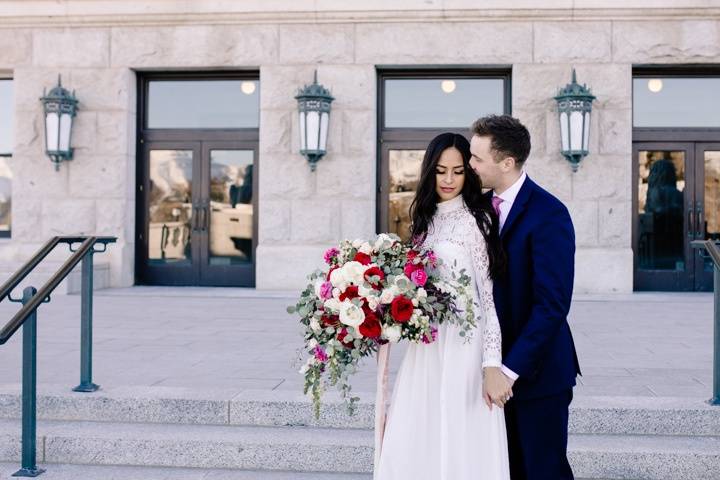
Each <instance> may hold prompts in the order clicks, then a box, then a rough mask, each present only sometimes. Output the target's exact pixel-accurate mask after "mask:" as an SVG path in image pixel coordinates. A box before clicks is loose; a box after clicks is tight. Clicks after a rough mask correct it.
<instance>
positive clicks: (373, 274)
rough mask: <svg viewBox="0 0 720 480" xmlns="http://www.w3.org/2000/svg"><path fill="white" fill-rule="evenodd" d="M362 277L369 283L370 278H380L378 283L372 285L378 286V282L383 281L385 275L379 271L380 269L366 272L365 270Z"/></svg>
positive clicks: (376, 268) (369, 269)
mask: <svg viewBox="0 0 720 480" xmlns="http://www.w3.org/2000/svg"><path fill="white" fill-rule="evenodd" d="M363 276H364V277H365V280H367V281H368V282H369V281H370V277H380V281H379V282H378V283H377V284H374V285H378V284H379V283H380V282H382V281H383V279H385V274H384V273H383V271H382V270H381V269H380V267H370V268H368V269H367V270H365V273H364V275H363Z"/></svg>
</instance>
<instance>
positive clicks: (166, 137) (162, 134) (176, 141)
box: [135, 70, 260, 287]
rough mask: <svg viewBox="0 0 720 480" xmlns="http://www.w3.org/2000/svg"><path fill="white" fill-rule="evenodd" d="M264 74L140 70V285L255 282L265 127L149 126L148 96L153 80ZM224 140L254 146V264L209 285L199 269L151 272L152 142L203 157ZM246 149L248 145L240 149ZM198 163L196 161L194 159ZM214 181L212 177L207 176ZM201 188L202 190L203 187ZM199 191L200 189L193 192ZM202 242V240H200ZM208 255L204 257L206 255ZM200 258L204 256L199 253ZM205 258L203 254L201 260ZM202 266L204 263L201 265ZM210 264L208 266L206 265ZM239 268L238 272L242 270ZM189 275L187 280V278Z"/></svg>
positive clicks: (137, 187) (137, 189) (248, 284)
mask: <svg viewBox="0 0 720 480" xmlns="http://www.w3.org/2000/svg"><path fill="white" fill-rule="evenodd" d="M259 78H260V73H259V72H258V71H257V70H247V71H219V72H218V71H215V72H204V71H193V72H137V92H138V98H137V112H138V113H137V131H136V133H137V149H136V159H137V160H136V171H135V178H136V182H135V184H136V185H135V199H136V201H135V213H136V214H135V283H136V284H139V285H143V284H163V285H169V284H171V285H172V284H174V285H202V284H203V283H206V284H211V285H217V286H244V287H254V286H255V250H256V246H257V236H258V203H257V201H258V200H257V199H258V185H259V182H258V170H259V169H258V168H257V166H258V155H257V154H258V144H259V139H260V135H259V128H236V129H203V128H198V129H149V128H147V100H148V90H149V84H150V82H151V81H157V80H176V81H186V80H221V79H232V80H259ZM211 143H212V144H221V145H228V146H229V145H235V146H236V147H234V148H231V149H242V150H253V152H254V155H253V165H254V168H253V211H254V215H253V262H252V265H251V266H249V267H246V266H242V267H238V268H239V270H242V272H240V275H236V273H233V274H232V275H229V274H228V272H225V273H219V274H218V275H216V276H215V281H210V282H209V283H207V282H204V281H203V275H202V273H201V272H200V270H198V271H196V272H194V273H193V276H192V277H188V274H184V275H180V276H179V277H178V278H176V279H173V278H172V275H165V278H162V276H158V275H157V274H154V273H152V272H147V271H146V270H147V265H148V264H147V251H148V245H147V238H148V235H147V226H148V222H147V220H148V219H147V205H148V195H149V171H148V166H149V165H148V163H149V162H148V157H147V153H148V152H149V146H152V145H162V146H164V147H167V148H169V149H179V148H178V147H177V145H188V144H197V145H198V147H197V148H198V151H197V152H196V153H194V155H198V157H199V159H200V160H198V161H201V160H202V156H203V153H204V149H203V144H211ZM238 147H242V148H238ZM194 163H195V160H194ZM203 170H204V167H203V168H202V169H201V171H199V172H197V173H196V172H195V171H193V177H195V175H196V174H197V175H199V176H200V179H199V180H198V181H197V183H196V180H195V178H193V185H196V184H197V185H202V184H201V182H202V181H203V180H205V176H206V174H205V173H203ZM207 180H208V182H209V178H208V179H207ZM202 188H205V187H201V190H200V191H198V193H200V192H201V191H202ZM193 193H195V192H193ZM196 243H197V242H196ZM192 248H193V255H195V249H196V248H197V250H198V254H199V255H200V252H199V250H200V246H199V245H193V247H192ZM201 256H202V255H201ZM194 258H198V257H194ZM198 261H199V258H198ZM198 268H201V267H198ZM206 268H208V267H206ZM213 269H215V270H216V271H218V270H223V269H222V268H220V267H213ZM237 271H238V270H234V271H233V272H237ZM186 277H187V278H186Z"/></svg>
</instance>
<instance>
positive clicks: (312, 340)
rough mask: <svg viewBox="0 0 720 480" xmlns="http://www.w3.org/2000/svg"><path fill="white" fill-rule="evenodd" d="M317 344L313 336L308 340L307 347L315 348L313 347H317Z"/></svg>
mask: <svg viewBox="0 0 720 480" xmlns="http://www.w3.org/2000/svg"><path fill="white" fill-rule="evenodd" d="M313 320H315V319H313ZM317 345H318V342H317V340H315V339H314V338H311V339H310V341H309V342H308V348H315V347H317Z"/></svg>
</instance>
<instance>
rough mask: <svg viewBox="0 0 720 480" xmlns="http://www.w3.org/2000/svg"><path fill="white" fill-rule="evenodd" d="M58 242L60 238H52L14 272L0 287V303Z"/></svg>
mask: <svg viewBox="0 0 720 480" xmlns="http://www.w3.org/2000/svg"><path fill="white" fill-rule="evenodd" d="M59 242H60V237H53V238H51V239H50V240H48V241H47V243H46V244H45V245H43V246H42V247H41V248H40V250H38V252H37V253H36V254H35V255H33V257H32V258H31V259H30V260H28V261H27V262H26V263H25V265H23V266H22V267H20V270H18V271H17V272H15V273H14V274H13V276H12V277H10V278H9V279H8V281H6V282H5V283H4V284H3V285H2V287H0V302H2V301H3V300H5V298H6V297H7V296H8V295H10V292H12V290H13V289H14V288H15V287H17V286H18V285H19V284H20V282H22V281H23V279H24V278H25V277H27V276H28V275H29V274H30V272H32V271H33V270H34V269H35V267H36V266H37V265H38V264H39V263H40V262H41V261H42V260H43V259H44V258H45V257H47V256H48V254H49V253H50V252H51V251H52V250H53V249H54V248H55V247H56V246H57V244H58V243H59Z"/></svg>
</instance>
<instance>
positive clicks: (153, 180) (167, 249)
mask: <svg viewBox="0 0 720 480" xmlns="http://www.w3.org/2000/svg"><path fill="white" fill-rule="evenodd" d="M192 161H193V152H192V150H152V151H150V192H149V195H150V198H149V202H148V203H149V206H148V219H149V225H148V259H149V260H150V263H151V264H164V263H176V262H189V261H190V259H191V258H192V254H191V248H190V233H191V232H190V229H191V225H190V221H191V217H192V190H191V185H192V174H193V172H192V163H193V162H192Z"/></svg>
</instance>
